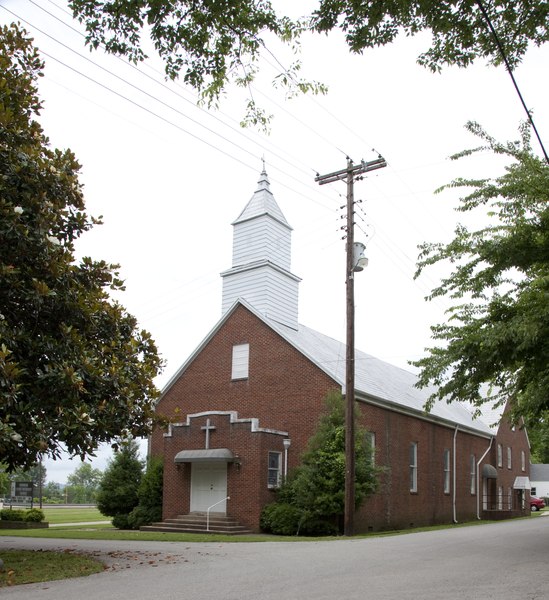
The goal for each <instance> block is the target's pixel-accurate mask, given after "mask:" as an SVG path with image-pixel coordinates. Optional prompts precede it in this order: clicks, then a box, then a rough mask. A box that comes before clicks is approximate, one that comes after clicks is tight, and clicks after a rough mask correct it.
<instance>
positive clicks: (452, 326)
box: [414, 123, 549, 426]
mask: <svg viewBox="0 0 549 600" xmlns="http://www.w3.org/2000/svg"><path fill="white" fill-rule="evenodd" d="M468 129H469V130H470V131H471V132H472V133H473V134H475V135H476V136H478V137H479V138H480V139H481V140H482V141H483V145H482V146H481V147H479V148H476V149H474V150H468V151H465V152H462V153H460V154H458V155H456V156H455V157H454V158H460V157H463V156H469V155H471V154H474V153H476V152H479V151H481V150H488V151H490V152H493V153H495V154H498V155H501V156H503V157H507V158H508V159H510V161H511V162H510V164H509V165H508V166H507V167H506V168H505V172H504V173H503V174H502V175H500V176H499V177H496V178H491V179H458V180H457V181H454V182H453V183H451V184H450V185H449V186H446V187H455V188H459V189H461V188H463V189H465V190H467V191H466V195H464V196H463V197H462V198H461V201H460V206H459V208H458V210H459V211H462V212H465V213H472V214H473V215H477V216H478V217H480V219H481V222H484V223H486V224H485V225H484V226H483V227H481V228H479V229H468V228H467V227H465V226H464V225H458V226H457V228H456V230H455V237H454V239H453V240H452V241H451V242H450V243H449V244H424V245H423V246H422V247H421V254H420V260H419V265H418V271H417V274H420V273H421V272H422V271H423V270H424V269H425V268H427V267H429V266H431V265H434V264H437V263H443V264H447V265H450V266H451V272H450V274H449V276H448V277H446V278H445V279H443V280H442V282H441V284H440V285H439V286H438V287H437V288H436V289H434V290H433V292H432V294H431V296H430V299H432V298H437V297H440V296H446V297H448V298H450V299H451V300H452V301H454V303H455V304H454V306H453V307H452V308H450V309H449V311H448V320H447V322H446V323H443V324H440V325H436V326H434V327H432V336H433V339H434V340H435V341H436V342H438V343H439V345H438V346H435V347H433V348H429V349H428V355H427V356H426V357H425V358H423V359H421V360H419V361H417V362H415V363H414V364H415V365H416V366H418V367H420V369H421V375H420V385H422V386H427V385H428V384H434V385H435V386H436V391H435V392H434V394H433V395H432V396H431V401H435V400H437V399H440V400H447V401H450V402H451V401H454V400H464V401H468V402H471V403H472V404H473V405H475V406H477V407H480V406H482V404H483V403H484V402H485V401H486V399H487V397H489V398H490V399H491V400H493V401H496V402H500V403H503V402H506V401H507V399H510V402H511V409H512V416H513V418H514V420H515V421H516V422H518V420H519V418H520V417H523V418H524V419H525V421H526V425H527V426H536V425H538V426H539V423H547V422H548V418H547V417H548V416H549V165H547V163H545V162H544V161H543V160H541V159H540V158H538V157H537V156H535V155H534V154H533V152H532V149H531V146H530V130H529V128H528V127H527V126H525V125H524V126H522V128H521V130H520V134H521V136H520V140H519V141H517V142H510V143H505V144H504V143H500V142H498V141H496V140H495V139H493V138H492V137H490V136H489V135H488V134H487V133H486V132H485V131H484V130H483V129H482V128H481V127H480V126H479V125H477V124H476V123H469V124H468ZM477 222H478V221H477Z"/></svg>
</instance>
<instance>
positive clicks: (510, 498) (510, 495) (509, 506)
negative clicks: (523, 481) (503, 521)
mask: <svg viewBox="0 0 549 600" xmlns="http://www.w3.org/2000/svg"><path fill="white" fill-rule="evenodd" d="M507 510H513V490H512V489H511V488H507Z"/></svg>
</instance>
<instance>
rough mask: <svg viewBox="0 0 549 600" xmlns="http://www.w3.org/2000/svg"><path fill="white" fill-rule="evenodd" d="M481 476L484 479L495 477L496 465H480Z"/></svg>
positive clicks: (496, 476) (496, 473)
mask: <svg viewBox="0 0 549 600" xmlns="http://www.w3.org/2000/svg"><path fill="white" fill-rule="evenodd" d="M482 476H483V477H484V478H485V479H497V478H498V472H497V471H496V467H494V466H492V465H482Z"/></svg>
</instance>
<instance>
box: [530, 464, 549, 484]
mask: <svg viewBox="0 0 549 600" xmlns="http://www.w3.org/2000/svg"><path fill="white" fill-rule="evenodd" d="M530 480H531V481H549V465H544V464H538V465H530Z"/></svg>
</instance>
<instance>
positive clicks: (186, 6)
mask: <svg viewBox="0 0 549 600" xmlns="http://www.w3.org/2000/svg"><path fill="white" fill-rule="evenodd" d="M275 4H276V3H275ZM485 4H486V5H483V4H481V2H480V0H443V1H439V0H401V1H400V2H356V0H319V2H318V6H317V8H316V10H314V11H313V12H312V14H311V15H309V16H306V17H303V18H301V19H296V20H292V19H290V18H289V17H287V16H284V15H282V16H280V15H279V14H277V12H276V10H275V8H274V7H273V3H271V2H270V1H269V0H221V1H220V0H196V1H195V0H193V1H192V2H190V1H189V0H179V1H178V2H167V1H166V0H164V1H162V0H160V1H152V0H102V1H97V0H70V2H69V5H70V6H71V8H72V10H73V14H74V16H75V17H76V18H77V19H79V20H80V22H82V23H84V24H85V26H86V31H87V42H88V44H90V45H91V46H92V47H93V48H97V47H99V46H100V45H102V46H103V47H104V48H105V49H106V50H107V52H112V53H115V54H118V55H123V56H127V57H128V58H129V59H130V60H132V61H139V60H142V59H143V58H144V57H145V54H144V51H143V49H142V47H143V42H142V35H143V34H144V32H146V33H148V35H149V37H150V39H151V41H152V43H153V45H154V47H155V49H156V51H157V52H158V54H159V55H160V56H161V57H162V58H163V59H164V61H165V64H166V72H167V74H168V76H169V77H171V78H172V79H173V78H175V77H178V76H179V75H180V74H181V73H182V74H183V80H184V81H185V82H186V83H188V84H190V85H191V86H193V87H194V88H196V89H197V90H198V91H200V92H202V93H203V95H204V97H205V98H206V99H207V100H208V101H209V102H212V101H216V100H217V99H218V98H219V96H220V94H221V92H222V91H223V90H224V89H225V88H226V86H227V83H228V82H229V81H234V82H236V83H237V84H239V85H243V86H247V85H249V83H250V82H251V81H252V80H253V78H254V76H255V73H256V70H257V64H258V60H259V57H260V55H261V52H262V51H264V50H265V49H266V48H267V41H268V40H269V39H271V38H272V37H273V36H275V37H276V38H278V39H279V40H280V41H282V42H283V43H284V44H290V45H291V46H292V47H293V49H294V50H296V49H297V48H298V47H299V38H300V36H301V35H302V34H303V33H304V32H306V31H309V32H317V33H326V34H327V33H329V32H331V31H333V30H334V29H341V30H342V31H343V32H344V33H345V36H346V40H347V43H348V45H349V48H350V50H351V51H352V52H355V53H360V52H363V51H364V50H365V49H367V48H373V47H376V46H382V45H385V44H389V43H391V42H393V41H394V40H395V38H396V37H397V36H398V35H399V34H400V35H402V34H404V35H407V36H411V35H415V34H417V33H420V32H422V31H428V32H430V33H431V40H432V45H431V47H430V48H428V49H427V50H426V51H425V52H423V53H422V54H421V55H420V56H419V59H418V61H419V62H420V63H421V64H423V65H425V66H427V67H428V68H430V69H431V70H433V71H437V70H439V69H440V68H441V67H442V66H443V65H452V64H455V65H459V66H467V65H469V64H470V63H472V62H473V61H474V60H475V59H477V58H486V59H488V60H489V62H491V63H493V64H498V63H500V62H501V60H502V58H501V54H500V52H499V49H498V46H497V44H496V42H495V40H494V38H493V36H492V35H491V33H490V29H489V27H488V24H487V20H486V17H485V16H484V15H483V9H484V11H486V15H487V16H488V18H489V19H490V21H491V23H492V25H493V26H494V28H495V30H496V31H497V33H498V37H499V40H500V42H501V46H502V48H503V49H504V51H505V53H506V56H507V58H508V61H509V64H510V65H511V66H515V65H517V64H518V63H519V62H520V60H521V58H522V56H523V55H524V53H525V52H526V49H527V47H528V44H529V43H530V42H533V43H535V44H537V45H540V44H542V43H544V42H546V41H547V40H548V39H549V6H548V5H547V3H546V2H543V1H542V0H529V1H528V2H524V1H517V0H500V1H498V2H491V3H485ZM299 69H300V62H299V61H296V62H294V63H293V64H292V65H290V66H289V67H288V68H287V69H286V70H283V71H282V72H281V73H280V74H279V75H278V76H277V77H276V79H275V83H276V84H277V85H278V84H282V85H287V86H290V87H293V88H294V89H297V90H298V91H301V92H307V91H313V92H319V91H320V92H324V91H325V88H324V87H323V86H322V85H320V84H318V83H315V82H307V81H304V80H303V79H300V78H299ZM248 108H249V109H251V110H252V112H253V110H254V109H257V107H255V104H254V102H253V99H251V100H250V104H249V107H248ZM264 117H265V115H264V114H259V116H258V115H257V113H256V118H257V119H259V120H260V121H262V120H264Z"/></svg>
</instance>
